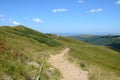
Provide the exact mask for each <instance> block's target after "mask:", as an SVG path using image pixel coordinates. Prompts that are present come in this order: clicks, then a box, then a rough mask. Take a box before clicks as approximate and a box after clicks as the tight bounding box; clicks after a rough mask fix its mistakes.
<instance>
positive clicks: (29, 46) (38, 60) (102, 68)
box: [0, 25, 120, 80]
mask: <svg viewBox="0 0 120 80" xmlns="http://www.w3.org/2000/svg"><path fill="white" fill-rule="evenodd" d="M87 37H90V36H87ZM117 38H118V37H117ZM66 47H68V48H70V52H69V54H68V55H65V56H67V58H68V60H69V61H71V62H73V63H75V64H76V65H78V67H80V68H82V69H83V70H86V71H88V72H89V78H90V80H120V78H119V77H120V54H119V53H118V52H117V51H114V50H112V49H109V48H107V47H104V46H95V45H92V44H89V43H86V42H83V41H79V40H76V39H73V38H68V37H63V36H58V35H56V34H43V33H41V32H38V31H35V30H32V29H29V28H27V27H25V26H21V25H20V26H15V27H11V26H1V27H0V80H36V77H37V76H38V75H40V76H41V77H40V79H41V80H60V78H61V77H62V76H61V75H62V74H61V73H60V71H59V70H58V69H56V68H53V66H52V65H51V64H50V63H48V61H47V60H48V58H49V56H50V55H51V54H54V55H55V54H58V53H60V52H61V51H62V50H63V49H65V48H66ZM43 63H44V65H43V68H42V71H41V73H40V74H39V69H40V66H41V65H42V64H43ZM63 66H64V65H63ZM51 70H52V71H51ZM101 76H102V77H101Z"/></svg>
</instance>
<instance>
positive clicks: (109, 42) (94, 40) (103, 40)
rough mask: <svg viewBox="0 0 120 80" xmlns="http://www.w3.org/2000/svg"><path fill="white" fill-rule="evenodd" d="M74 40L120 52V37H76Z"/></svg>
mask: <svg viewBox="0 0 120 80" xmlns="http://www.w3.org/2000/svg"><path fill="white" fill-rule="evenodd" d="M70 37H72V38H75V39H78V40H82V41H85V42H88V43H91V44H95V45H102V46H109V47H111V48H113V49H115V50H120V35H74V36H70Z"/></svg>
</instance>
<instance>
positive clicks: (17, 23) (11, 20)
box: [8, 18, 20, 25]
mask: <svg viewBox="0 0 120 80" xmlns="http://www.w3.org/2000/svg"><path fill="white" fill-rule="evenodd" d="M8 21H9V23H11V24H13V25H20V23H19V22H17V21H15V20H13V19H12V18H9V19H8Z"/></svg>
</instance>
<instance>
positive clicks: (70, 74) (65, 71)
mask: <svg viewBox="0 0 120 80" xmlns="http://www.w3.org/2000/svg"><path fill="white" fill-rule="evenodd" d="M69 50H70V49H69V48H65V49H64V50H63V51H62V52H61V53H60V54H57V55H51V57H50V58H49V60H48V61H49V62H50V63H51V64H52V65H53V66H54V67H55V68H57V69H59V70H60V72H61V74H62V75H63V78H62V79H61V80H88V72H87V71H83V70H80V69H79V68H78V67H76V66H75V65H74V64H73V63H70V62H69V61H68V60H66V58H65V54H67V53H68V52H69Z"/></svg>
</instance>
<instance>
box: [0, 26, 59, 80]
mask: <svg viewBox="0 0 120 80" xmlns="http://www.w3.org/2000/svg"><path fill="white" fill-rule="evenodd" d="M60 47H61V44H60V43H58V42H56V41H55V40H54V39H52V38H51V37H49V36H47V35H45V34H42V33H40V32H37V31H35V30H32V29H29V28H26V27H24V26H16V27H10V26H2V27H0V74H1V75H0V80H4V78H5V77H6V76H7V78H8V79H7V80H9V78H12V79H14V80H20V79H21V80H32V79H34V80H35V78H36V77H37V75H38V71H39V67H35V66H34V65H29V64H28V63H30V62H34V64H36V65H38V64H39V65H41V63H42V62H43V61H44V63H45V64H44V68H43V72H42V77H41V79H42V80H46V77H47V75H46V72H47V71H49V67H50V65H49V64H48V63H47V62H46V59H47V57H48V55H49V54H50V53H58V50H60V49H61V48H60ZM44 56H45V57H44ZM43 58H44V59H43ZM54 74H55V75H54V76H52V77H50V80H56V78H57V79H58V78H59V77H55V76H59V75H60V74H59V73H58V71H57V70H54Z"/></svg>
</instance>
